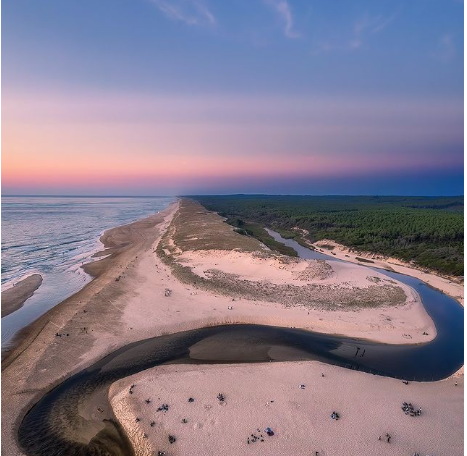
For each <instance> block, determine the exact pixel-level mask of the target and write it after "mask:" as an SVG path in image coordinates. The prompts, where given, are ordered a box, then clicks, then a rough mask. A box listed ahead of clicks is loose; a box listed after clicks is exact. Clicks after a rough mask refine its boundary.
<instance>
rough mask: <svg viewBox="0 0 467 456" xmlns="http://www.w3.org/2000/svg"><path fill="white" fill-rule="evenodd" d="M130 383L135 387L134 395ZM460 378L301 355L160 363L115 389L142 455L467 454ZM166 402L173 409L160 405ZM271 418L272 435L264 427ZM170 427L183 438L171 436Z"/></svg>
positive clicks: (122, 416) (123, 418)
mask: <svg viewBox="0 0 467 456" xmlns="http://www.w3.org/2000/svg"><path fill="white" fill-rule="evenodd" d="M322 375H324V377H323V376H322ZM302 384H303V385H304V389H301V388H300V385H302ZM131 385H135V387H134V394H132V395H129V394H128V388H129V387H130V386H131ZM154 385H157V388H155V387H154ZM455 385H456V380H454V379H449V380H445V381H441V382H435V383H409V384H408V385H405V384H403V383H402V382H400V381H398V380H394V379H390V378H384V377H377V376H373V375H368V374H364V373H361V372H355V371H351V370H345V369H341V368H338V367H335V366H330V365H327V364H322V363H319V362H314V361H313V362H300V361H298V362H293V363H266V364H256V365H253V366H251V365H229V366H161V367H160V368H156V369H151V370H149V371H146V372H143V373H141V374H138V375H135V376H131V377H129V378H127V379H125V380H121V381H119V382H117V383H115V384H114V385H113V386H112V388H111V390H110V395H109V396H110V399H111V403H112V406H113V408H114V410H115V412H116V415H117V417H118V419H119V420H120V422H121V423H122V424H123V425H124V427H125V428H126V429H127V432H128V434H129V435H130V436H131V439H132V441H134V442H138V444H137V448H138V450H137V453H136V454H137V455H138V456H143V455H144V456H150V455H152V454H157V451H163V452H165V453H166V454H167V455H193V456H194V455H200V454H203V455H204V454H206V455H208V454H209V455H219V454H245V455H271V456H273V455H278V454H294V455H313V456H314V455H315V454H316V453H315V452H318V454H319V455H349V454H361V455H372V454H378V455H400V456H406V455H413V454H414V453H416V452H418V453H420V454H422V455H426V454H435V455H446V456H447V455H461V454H463V439H462V435H461V434H462V431H461V429H462V427H463V391H464V385H463V378H461V379H459V381H458V383H457V386H455ZM219 393H221V394H223V395H224V396H225V400H224V401H223V402H220V401H219V400H218V398H217V395H218V394H219ZM147 398H150V399H151V400H152V402H151V403H150V404H147V403H146V402H145V401H146V399H147ZM189 398H193V399H194V401H193V402H189ZM403 402H411V403H412V404H413V405H414V406H415V407H417V408H418V407H421V408H422V415H421V416H419V417H411V416H407V415H405V414H404V412H403V411H402V409H401V405H402V403H403ZM163 403H166V404H167V405H168V406H169V409H168V410H167V411H166V412H163V411H162V412H161V411H159V412H158V411H157V408H158V407H159V406H160V405H161V404H163ZM333 411H337V412H338V414H339V415H340V419H339V420H338V421H335V420H332V419H331V417H330V415H331V413H332V412H333ZM135 417H138V418H139V420H140V421H139V422H138V423H135ZM151 423H154V424H153V426H151ZM268 427H269V428H271V430H272V431H273V432H274V435H273V436H268V435H267V434H266V429H267V428H268ZM386 434H389V435H390V437H391V438H390V442H389V443H388V442H387V437H386ZM145 435H147V436H148V438H145V437H144V436H145ZM169 436H174V437H175V438H176V441H175V442H174V443H173V444H171V443H170V442H169ZM380 436H381V437H382V439H381V440H378V438H379V437H380ZM255 437H256V438H255Z"/></svg>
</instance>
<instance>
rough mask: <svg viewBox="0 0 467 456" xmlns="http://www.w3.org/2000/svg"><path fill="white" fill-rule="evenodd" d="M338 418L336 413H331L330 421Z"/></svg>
mask: <svg viewBox="0 0 467 456" xmlns="http://www.w3.org/2000/svg"><path fill="white" fill-rule="evenodd" d="M339 418H340V416H339V414H338V413H337V412H332V413H331V419H332V420H336V421H337V420H338V419H339Z"/></svg>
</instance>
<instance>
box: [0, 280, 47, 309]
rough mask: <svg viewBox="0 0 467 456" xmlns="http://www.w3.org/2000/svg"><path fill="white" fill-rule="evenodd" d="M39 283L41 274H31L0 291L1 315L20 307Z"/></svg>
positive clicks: (40, 282)
mask: <svg viewBox="0 0 467 456" xmlns="http://www.w3.org/2000/svg"><path fill="white" fill-rule="evenodd" d="M41 284H42V276H41V275H40V274H31V275H30V276H27V277H25V278H24V279H22V280H19V281H18V282H16V283H15V284H14V285H13V286H12V287H10V288H8V289H6V290H4V291H2V317H6V316H7V315H10V314H11V313H12V312H14V311H15V310H18V309H19V308H21V307H22V306H23V304H24V303H25V302H26V300H27V299H29V298H30V297H31V296H32V295H33V294H34V292H35V291H36V290H37V289H38V288H39V287H40V286H41Z"/></svg>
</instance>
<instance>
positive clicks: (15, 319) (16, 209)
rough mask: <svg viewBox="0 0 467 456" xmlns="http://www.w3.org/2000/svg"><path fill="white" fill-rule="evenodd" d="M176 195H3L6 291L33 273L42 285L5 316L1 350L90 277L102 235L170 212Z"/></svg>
mask: <svg viewBox="0 0 467 456" xmlns="http://www.w3.org/2000/svg"><path fill="white" fill-rule="evenodd" d="M173 201H174V198H171V197H61V196H60V197H58V196H54V197H43V196H40V197H29V196H3V197H2V274H1V281H2V282H1V283H2V290H3V289H5V288H8V287H10V286H11V285H12V284H13V283H15V282H17V281H18V280H20V279H22V278H24V277H26V276H27V275H30V274H33V273H39V274H41V275H42V278H43V282H42V285H41V286H40V287H39V289H38V290H37V291H36V292H35V293H34V295H33V296H32V297H31V298H29V299H28V300H27V301H26V302H25V304H24V306H23V307H22V308H20V309H18V310H17V311H16V312H13V313H12V314H10V315H8V316H6V317H4V318H2V347H4V346H5V345H6V344H8V342H9V341H10V340H11V338H12V337H13V335H14V334H15V333H16V332H17V331H18V330H20V329H21V328H23V327H25V326H26V325H28V324H29V323H31V322H32V321H34V320H36V319H37V318H38V317H40V316H41V315H42V314H43V313H45V312H47V311H48V310H49V309H51V308H52V307H54V306H55V305H57V304H58V303H59V302H61V301H63V300H64V299H66V298H68V297H69V296H71V295H72V294H74V293H76V292H77V291H78V290H80V289H81V288H82V287H83V286H84V285H85V284H86V283H88V282H89V281H90V280H91V277H90V276H89V275H88V274H86V273H84V271H83V270H82V269H81V266H82V265H83V264H84V263H87V262H89V261H93V260H92V258H91V257H92V255H93V254H94V253H95V252H96V251H98V250H99V249H102V248H103V246H102V244H101V243H100V242H99V238H100V236H101V235H102V233H103V232H104V231H105V230H107V229H109V228H113V227H115V226H119V225H124V224H127V223H130V222H133V221H135V220H138V219H140V218H143V217H146V216H148V215H151V214H154V213H156V212H159V211H161V210H163V209H165V208H166V207H167V206H168V205H169V204H170V203H171V202H173Z"/></svg>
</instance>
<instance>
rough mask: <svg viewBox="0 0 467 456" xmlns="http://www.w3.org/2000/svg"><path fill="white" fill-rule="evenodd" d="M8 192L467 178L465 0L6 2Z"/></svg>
mask: <svg viewBox="0 0 467 456" xmlns="http://www.w3.org/2000/svg"><path fill="white" fill-rule="evenodd" d="M2 4H3V5H2V6H3V8H2V13H3V19H2V27H3V34H2V39H3V43H2V52H3V56H2V64H3V65H2V67H3V72H2V191H3V194H79V195H173V194H193V193H196V194H201V193H209V194H224V193H272V194H380V195H384V194H390V195H460V194H463V147H464V146H463V144H464V138H463V125H464V121H463V77H464V74H463V54H464V50H463V2H462V1H459V0H410V1H407V0H379V1H374V0H368V1H365V0H340V1H338V2H332V1H326V0H231V1H224V0H222V1H221V0H98V1H96V0H66V1H63V0H41V1H37V0H3V2H2Z"/></svg>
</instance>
